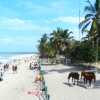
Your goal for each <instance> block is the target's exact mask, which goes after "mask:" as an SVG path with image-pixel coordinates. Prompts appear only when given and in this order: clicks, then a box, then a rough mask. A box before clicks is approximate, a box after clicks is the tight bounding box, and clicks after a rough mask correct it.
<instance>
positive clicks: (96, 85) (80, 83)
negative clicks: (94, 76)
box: [63, 80, 100, 89]
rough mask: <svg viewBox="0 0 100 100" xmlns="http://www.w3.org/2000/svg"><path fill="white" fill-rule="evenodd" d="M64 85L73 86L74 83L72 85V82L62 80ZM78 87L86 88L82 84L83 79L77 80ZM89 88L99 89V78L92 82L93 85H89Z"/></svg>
mask: <svg viewBox="0 0 100 100" xmlns="http://www.w3.org/2000/svg"><path fill="white" fill-rule="evenodd" d="M63 84H64V85H67V86H69V87H74V86H75V85H73V84H72V83H68V82H63ZM76 86H79V87H82V88H84V89H88V87H87V86H86V85H84V83H83V81H79V82H78V85H76ZM91 89H100V80H96V83H95V84H94V86H93V87H91Z"/></svg>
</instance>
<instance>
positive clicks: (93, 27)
mask: <svg viewBox="0 0 100 100" xmlns="http://www.w3.org/2000/svg"><path fill="white" fill-rule="evenodd" d="M87 3H88V6H86V7H85V11H86V12H88V13H87V14H86V15H85V19H84V20H83V21H82V22H81V23H80V24H79V28H80V29H81V31H82V33H83V32H86V31H85V30H87V29H89V28H88V26H89V25H90V30H89V32H88V36H89V39H91V40H93V39H95V38H96V36H97V34H98V33H97V19H96V16H97V9H96V4H94V5H92V3H91V2H90V0H87Z"/></svg>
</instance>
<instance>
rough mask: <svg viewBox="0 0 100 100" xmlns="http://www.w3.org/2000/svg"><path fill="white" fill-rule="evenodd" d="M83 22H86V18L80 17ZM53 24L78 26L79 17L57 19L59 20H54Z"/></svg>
mask: <svg viewBox="0 0 100 100" xmlns="http://www.w3.org/2000/svg"><path fill="white" fill-rule="evenodd" d="M82 20H84V18H83V17H80V21H82ZM51 22H62V23H71V24H78V23H79V17H72V16H64V17H57V18H55V19H53V20H52V21H51Z"/></svg>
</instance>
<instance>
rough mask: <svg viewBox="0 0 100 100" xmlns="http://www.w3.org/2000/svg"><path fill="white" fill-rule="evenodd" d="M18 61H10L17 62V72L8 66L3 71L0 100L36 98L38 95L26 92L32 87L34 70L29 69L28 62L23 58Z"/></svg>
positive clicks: (33, 99) (31, 99) (29, 99)
mask: <svg viewBox="0 0 100 100" xmlns="http://www.w3.org/2000/svg"><path fill="white" fill-rule="evenodd" d="M24 58H25V57H24ZM27 59H28V57H27ZM18 62H19V60H16V62H12V63H16V64H18V71H17V72H12V70H11V66H10V68H9V70H8V71H6V72H5V73H4V76H3V81H1V82H0V100H38V97H36V96H33V95H32V94H28V92H29V91H31V90H33V89H34V88H33V87H34V84H33V82H34V72H33V71H31V70H29V63H28V62H25V61H24V60H23V59H20V63H18Z"/></svg>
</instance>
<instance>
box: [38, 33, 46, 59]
mask: <svg viewBox="0 0 100 100" xmlns="http://www.w3.org/2000/svg"><path fill="white" fill-rule="evenodd" d="M47 41H48V37H47V34H44V35H43V36H42V37H41V39H40V40H39V45H38V50H39V52H40V56H41V57H46V56H47V53H46V51H47Z"/></svg>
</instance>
